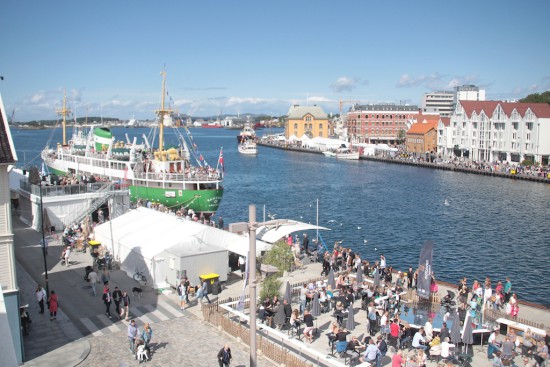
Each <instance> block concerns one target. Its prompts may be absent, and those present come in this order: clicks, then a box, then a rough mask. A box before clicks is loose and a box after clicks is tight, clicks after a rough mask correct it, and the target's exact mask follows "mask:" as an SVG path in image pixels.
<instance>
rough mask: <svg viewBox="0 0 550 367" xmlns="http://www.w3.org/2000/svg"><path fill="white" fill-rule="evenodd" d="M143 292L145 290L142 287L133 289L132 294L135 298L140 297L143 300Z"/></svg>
mask: <svg viewBox="0 0 550 367" xmlns="http://www.w3.org/2000/svg"><path fill="white" fill-rule="evenodd" d="M141 292H143V290H142V289H141V288H140V287H134V288H132V293H133V294H134V296H138V297H139V298H141Z"/></svg>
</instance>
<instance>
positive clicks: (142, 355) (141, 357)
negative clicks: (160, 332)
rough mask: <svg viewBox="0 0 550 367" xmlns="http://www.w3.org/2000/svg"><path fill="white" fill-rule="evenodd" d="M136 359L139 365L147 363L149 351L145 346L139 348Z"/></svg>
mask: <svg viewBox="0 0 550 367" xmlns="http://www.w3.org/2000/svg"><path fill="white" fill-rule="evenodd" d="M136 359H137V360H138V361H139V363H141V362H147V361H148V360H149V350H148V349H147V348H146V347H145V345H143V344H142V345H140V346H139V347H138V348H137V351H136Z"/></svg>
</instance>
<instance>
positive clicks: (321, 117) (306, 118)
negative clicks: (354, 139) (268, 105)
mask: <svg viewBox="0 0 550 367" xmlns="http://www.w3.org/2000/svg"><path fill="white" fill-rule="evenodd" d="M328 129H329V127H328V116H327V114H326V113H325V111H323V109H322V108H321V107H319V106H315V105H314V106H299V105H294V106H292V107H290V110H289V111H288V119H287V123H286V126H285V137H286V138H287V139H288V138H290V137H291V136H292V135H294V136H295V137H296V138H297V139H298V140H300V139H301V138H302V136H304V135H306V136H307V137H308V138H310V139H311V138H316V137H318V136H319V137H322V138H328Z"/></svg>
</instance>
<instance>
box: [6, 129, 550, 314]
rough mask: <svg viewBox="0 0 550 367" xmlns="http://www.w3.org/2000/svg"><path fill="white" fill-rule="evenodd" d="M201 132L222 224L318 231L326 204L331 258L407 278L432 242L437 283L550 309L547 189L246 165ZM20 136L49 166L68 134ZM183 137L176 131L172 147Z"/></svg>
mask: <svg viewBox="0 0 550 367" xmlns="http://www.w3.org/2000/svg"><path fill="white" fill-rule="evenodd" d="M148 131H149V130H148V129H145V128H134V129H124V128H114V129H113V132H114V135H115V136H116V137H117V138H118V139H119V140H123V139H125V138H124V134H128V135H129V137H130V139H132V137H133V136H137V137H138V141H139V139H140V136H141V135H142V134H147V133H148ZM191 132H192V134H193V137H194V141H195V143H196V144H197V146H198V148H199V150H200V152H201V153H202V155H203V157H204V158H205V159H206V161H207V162H208V163H209V164H210V165H211V166H216V164H217V161H218V157H219V153H220V148H221V147H223V156H224V162H225V180H224V187H225V192H224V195H223V199H222V203H221V205H220V208H219V210H218V213H216V217H218V216H222V217H223V219H224V222H225V224H226V225H227V224H228V223H231V222H238V221H246V220H248V206H249V204H256V207H257V218H258V220H259V221H261V220H263V219H264V213H265V219H266V220H269V219H270V218H273V217H274V218H277V219H283V218H284V219H294V220H300V221H304V222H310V223H313V224H315V223H316V217H317V199H318V201H319V210H318V217H319V225H321V226H323V227H326V228H329V229H330V231H321V236H322V238H323V240H324V242H325V243H326V244H327V246H328V247H329V249H332V246H333V244H334V242H335V241H342V240H343V242H342V246H344V247H351V248H352V249H353V250H354V251H356V252H357V253H359V254H360V255H361V257H362V258H363V259H366V260H369V261H374V260H377V259H379V257H380V254H382V253H383V254H384V255H385V257H386V259H387V261H388V264H389V265H393V266H394V268H397V269H403V270H405V269H406V268H408V267H409V266H412V267H414V268H416V267H417V266H418V255H419V251H420V248H421V247H422V244H423V243H424V242H425V241H427V240H432V241H433V242H434V243H435V250H434V272H435V276H436V278H438V279H441V280H444V281H448V282H451V283H457V282H458V279H459V278H461V277H463V276H466V277H468V280H469V283H470V284H471V281H473V279H479V280H480V281H481V280H484V279H485V277H487V276H488V277H491V279H492V280H493V281H494V282H496V281H497V280H504V278H505V277H506V276H510V278H511V280H512V284H513V291H515V292H516V293H517V295H518V298H519V299H520V300H527V301H531V302H536V303H541V304H544V305H546V306H550V300H549V298H548V297H547V296H546V295H545V293H546V292H545V284H544V283H543V282H542V280H543V279H546V269H547V268H546V265H547V264H548V260H547V256H548V248H549V247H550V230H549V223H550V186H549V185H547V184H541V183H534V182H527V181H516V180H507V179H501V178H497V177H489V176H481V175H473V174H464V173H459V172H450V171H441V170H432V169H428V168H419V167H413V166H404V165H394V164H387V163H380V162H371V161H369V162H367V161H341V160H336V159H334V158H328V157H325V156H323V155H317V154H307V153H297V152H287V151H282V150H278V149H270V148H267V147H258V155H257V156H246V155H243V154H239V153H238V152H237V139H236V135H237V134H238V133H239V132H238V131H235V130H225V129H193V130H191ZM262 133H263V131H261V130H260V131H259V135H261V134H262ZM265 133H269V131H268V130H267V129H266V130H265ZM12 135H13V138H14V144H15V147H16V150H17V152H18V156H19V164H18V165H19V166H21V167H22V166H23V165H24V164H25V163H27V162H31V163H30V164H31V165H33V164H34V165H37V166H39V167H40V164H41V161H40V157H39V153H40V150H41V149H42V148H43V147H45V146H46V143H47V142H48V141H49V140H50V139H51V143H50V147H55V144H56V143H57V142H58V141H60V139H61V131H60V130H59V129H58V130H20V129H12ZM174 136H175V135H173V133H171V130H168V131H167V132H166V138H165V139H166V141H167V144H170V141H171V139H173V138H174ZM33 159H34V160H33ZM264 208H265V209H264ZM299 235H300V237H301V236H302V233H299ZM309 235H310V237H313V238H315V236H316V233H315V232H310V233H309Z"/></svg>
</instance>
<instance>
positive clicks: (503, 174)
mask: <svg viewBox="0 0 550 367" xmlns="http://www.w3.org/2000/svg"><path fill="white" fill-rule="evenodd" d="M257 145H259V146H262V147H267V148H273V149H279V150H285V151H289V152H297V153H309V154H323V152H322V151H320V150H313V149H305V148H296V147H287V146H279V145H273V144H269V143H265V142H261V141H259V142H258V143H257ZM359 159H360V160H366V161H373V162H381V163H392V164H401V165H407V166H416V167H421V168H430V169H439V170H444V171H453V172H460V173H469V174H477V175H483V176H493V177H500V178H507V179H511V180H520V181H531V182H538V183H546V184H550V177H549V176H548V175H550V173H549V174H548V175H547V177H543V176H532V175H526V174H521V173H518V174H512V173H506V172H497V171H488V170H481V169H476V168H469V167H462V166H458V165H455V164H445V163H443V164H438V163H431V162H419V161H412V160H409V159H399V158H387V157H375V156H367V157H365V156H360V157H359Z"/></svg>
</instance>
